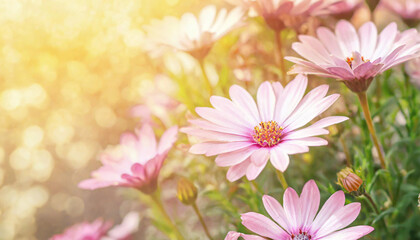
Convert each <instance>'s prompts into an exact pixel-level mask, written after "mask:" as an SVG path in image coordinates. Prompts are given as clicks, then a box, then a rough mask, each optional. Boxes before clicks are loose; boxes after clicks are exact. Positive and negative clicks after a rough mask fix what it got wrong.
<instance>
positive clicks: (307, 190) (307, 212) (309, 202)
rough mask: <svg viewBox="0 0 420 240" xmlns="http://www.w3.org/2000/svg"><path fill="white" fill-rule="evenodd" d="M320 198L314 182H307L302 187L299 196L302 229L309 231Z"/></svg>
mask: <svg viewBox="0 0 420 240" xmlns="http://www.w3.org/2000/svg"><path fill="white" fill-rule="evenodd" d="M320 199H321V196H320V193H319V189H318V186H317V185H316V183H315V181H314V180H310V181H308V182H307V183H306V184H305V186H304V187H303V190H302V194H301V195H300V203H301V207H302V209H301V211H302V227H303V228H304V229H305V230H309V229H310V226H311V224H312V222H313V220H314V218H315V215H316V213H317V212H318V208H319V202H320Z"/></svg>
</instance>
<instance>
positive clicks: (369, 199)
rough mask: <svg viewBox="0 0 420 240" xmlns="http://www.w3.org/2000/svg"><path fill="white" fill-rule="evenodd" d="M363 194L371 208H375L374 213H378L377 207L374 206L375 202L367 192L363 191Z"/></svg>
mask: <svg viewBox="0 0 420 240" xmlns="http://www.w3.org/2000/svg"><path fill="white" fill-rule="evenodd" d="M363 195H365V197H366V198H367V200H368V201H369V202H370V204H371V205H372V208H373V210H375V213H376V214H377V215H379V209H378V207H377V206H376V204H375V202H374V201H373V199H372V197H371V196H370V195H369V193H366V192H365V193H364V194H363Z"/></svg>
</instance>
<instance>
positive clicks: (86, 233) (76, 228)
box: [50, 219, 112, 240]
mask: <svg viewBox="0 0 420 240" xmlns="http://www.w3.org/2000/svg"><path fill="white" fill-rule="evenodd" d="M111 227H112V222H110V221H106V222H105V221H103V220H102V219H96V220H95V221H93V222H92V223H89V222H82V223H78V224H76V225H73V226H71V227H69V228H67V229H66V230H65V231H64V233H62V234H58V235H54V236H53V237H52V238H50V240H74V239H89V240H100V239H101V238H102V237H104V236H106V233H107V232H108V230H109V229H110V228H111Z"/></svg>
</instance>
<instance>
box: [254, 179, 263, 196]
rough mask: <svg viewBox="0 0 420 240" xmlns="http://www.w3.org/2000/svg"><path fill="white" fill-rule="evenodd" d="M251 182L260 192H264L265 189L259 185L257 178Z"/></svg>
mask: <svg viewBox="0 0 420 240" xmlns="http://www.w3.org/2000/svg"><path fill="white" fill-rule="evenodd" d="M251 184H252V185H253V186H254V188H255V189H256V190H257V191H258V192H259V193H264V191H263V190H262V189H261V187H260V186H259V185H258V183H257V182H255V180H252V181H251Z"/></svg>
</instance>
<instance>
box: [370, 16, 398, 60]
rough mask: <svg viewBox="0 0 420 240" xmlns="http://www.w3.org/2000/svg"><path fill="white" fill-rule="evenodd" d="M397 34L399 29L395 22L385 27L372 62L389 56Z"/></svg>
mask: <svg viewBox="0 0 420 240" xmlns="http://www.w3.org/2000/svg"><path fill="white" fill-rule="evenodd" d="M397 33H398V28H397V24H396V23H395V22H393V23H390V24H389V25H388V26H386V27H385V29H384V30H382V32H381V33H380V34H379V39H378V45H377V47H376V50H375V53H374V54H373V59H372V60H375V59H377V58H379V57H384V56H386V55H387V54H388V52H389V51H390V50H391V47H392V45H393V43H394V40H395V37H396V36H397Z"/></svg>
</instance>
